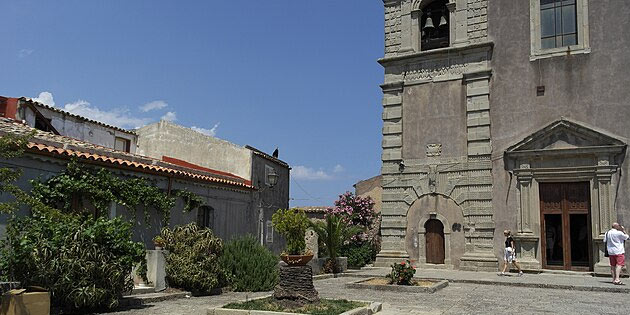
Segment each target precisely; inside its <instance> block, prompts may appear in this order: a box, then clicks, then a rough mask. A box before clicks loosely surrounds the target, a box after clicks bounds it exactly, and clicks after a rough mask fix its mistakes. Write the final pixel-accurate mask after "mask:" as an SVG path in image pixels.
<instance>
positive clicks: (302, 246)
mask: <svg viewBox="0 0 630 315" xmlns="http://www.w3.org/2000/svg"><path fill="white" fill-rule="evenodd" d="M271 221H272V223H273V227H274V228H275V229H276V231H278V233H280V235H282V236H283V237H284V239H285V240H286V241H287V252H288V254H289V255H302V254H304V251H305V250H306V241H305V240H304V234H306V229H307V228H308V222H309V221H308V217H306V214H304V211H301V210H296V209H278V210H277V211H276V212H275V213H274V214H273V216H272V217H271Z"/></svg>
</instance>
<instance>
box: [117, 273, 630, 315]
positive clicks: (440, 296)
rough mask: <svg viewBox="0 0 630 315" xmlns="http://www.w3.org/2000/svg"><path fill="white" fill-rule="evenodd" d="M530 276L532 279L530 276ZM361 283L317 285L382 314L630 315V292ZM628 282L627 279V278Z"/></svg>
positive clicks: (146, 310) (187, 307) (211, 303)
mask: <svg viewBox="0 0 630 315" xmlns="http://www.w3.org/2000/svg"><path fill="white" fill-rule="evenodd" d="M525 277H527V276H525ZM356 280H358V278H354V277H343V278H336V279H325V280H318V281H315V286H316V288H317V290H318V291H319V294H320V296H321V297H324V298H335V299H339V298H345V299H351V300H370V301H379V302H383V311H382V312H380V313H379V314H383V315H386V314H519V315H520V314H572V315H578V314H588V315H594V314H620V313H621V314H623V313H628V312H630V295H629V294H626V293H610V292H588V291H573V290H559V289H542V288H525V287H512V286H495V285H486V284H470V283H450V284H449V286H448V287H446V288H444V289H442V290H440V291H438V292H436V293H433V294H428V293H398V292H383V291H373V290H363V289H346V288H345V287H344V283H346V282H350V281H356ZM625 280H626V281H627V279H625ZM261 295H265V293H254V294H252V293H248V294H246V293H226V294H222V295H219V296H210V297H199V298H188V299H180V300H173V301H164V302H158V303H154V304H149V305H144V306H142V307H141V308H138V309H131V310H127V311H120V312H114V313H109V314H120V315H123V314H124V315H149V314H174V315H193V314H194V315H201V314H203V315H205V314H206V313H205V312H206V309H207V308H209V307H216V306H221V305H224V304H226V303H228V302H231V301H235V300H239V299H245V298H246V296H247V297H256V296H261Z"/></svg>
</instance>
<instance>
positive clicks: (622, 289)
mask: <svg viewBox="0 0 630 315" xmlns="http://www.w3.org/2000/svg"><path fill="white" fill-rule="evenodd" d="M340 277H356V278H374V277H382V275H369V274H354V273H346V272H344V273H338V274H335V275H332V274H323V275H317V276H315V277H313V280H324V279H330V278H340ZM423 279H426V280H446V281H448V282H452V283H471V284H482V285H502V286H511V287H524V288H540V289H560V290H573V291H587V292H609V293H630V288H626V287H593V286H585V285H570V284H553V283H525V282H505V281H493V280H474V279H448V278H432V277H424V278H423Z"/></svg>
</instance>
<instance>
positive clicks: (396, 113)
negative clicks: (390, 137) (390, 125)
mask: <svg viewBox="0 0 630 315" xmlns="http://www.w3.org/2000/svg"><path fill="white" fill-rule="evenodd" d="M400 118H402V106H391V107H385V108H384V109H383V120H388V119H400Z"/></svg>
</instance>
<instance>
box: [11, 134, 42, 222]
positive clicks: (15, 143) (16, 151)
mask: <svg viewBox="0 0 630 315" xmlns="http://www.w3.org/2000/svg"><path fill="white" fill-rule="evenodd" d="M33 135H34V132H31V133H29V134H26V135H14V134H5V135H3V136H2V137H0V158H3V159H11V158H16V157H20V156H22V155H23V154H24V150H26V145H27V144H28V142H29V140H30V138H32V137H33ZM21 176H22V170H21V169H19V168H11V167H2V168H0V194H8V195H11V196H12V197H13V201H9V202H2V203H0V213H13V212H14V211H16V210H17V209H19V207H20V206H21V205H28V206H29V207H30V208H31V209H33V210H35V211H44V210H52V209H51V208H49V207H47V206H46V205H45V204H43V203H41V202H40V201H39V200H37V199H35V198H33V197H31V196H30V195H29V194H28V193H26V192H25V191H23V190H22V189H20V187H18V186H17V185H15V181H17V180H18V179H19V178H20V177H21Z"/></svg>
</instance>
